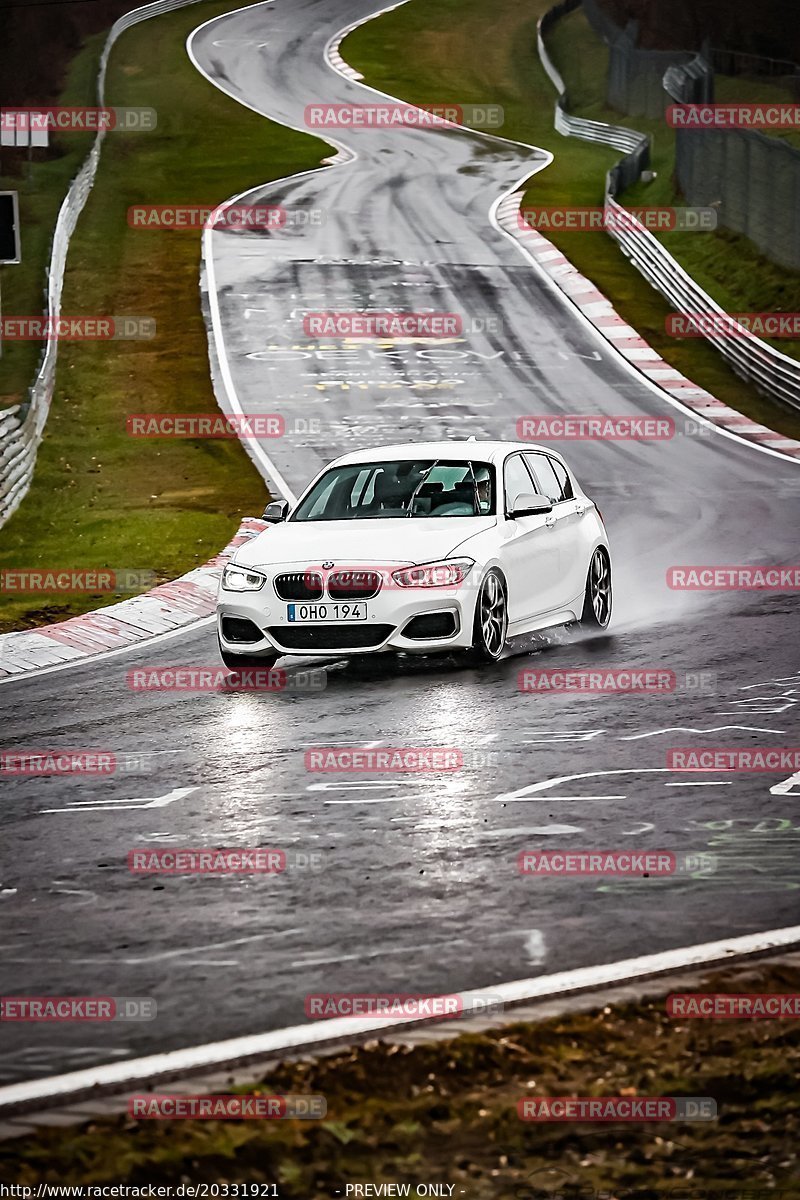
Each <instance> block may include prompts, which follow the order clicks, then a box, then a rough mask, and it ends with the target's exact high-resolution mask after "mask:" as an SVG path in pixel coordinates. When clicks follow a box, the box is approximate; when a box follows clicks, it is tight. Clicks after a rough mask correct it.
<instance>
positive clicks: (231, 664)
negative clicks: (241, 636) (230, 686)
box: [217, 638, 280, 671]
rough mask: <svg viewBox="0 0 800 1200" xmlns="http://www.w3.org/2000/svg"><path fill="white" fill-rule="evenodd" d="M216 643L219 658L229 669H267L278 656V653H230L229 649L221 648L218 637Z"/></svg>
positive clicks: (273, 663)
mask: <svg viewBox="0 0 800 1200" xmlns="http://www.w3.org/2000/svg"><path fill="white" fill-rule="evenodd" d="M217 644H218V645H219V656H220V658H221V659H222V661H223V662H224V663H225V666H226V667H228V668H229V670H231V671H245V670H250V669H251V668H255V669H258V668H259V667H261V668H263V669H264V670H265V671H268V670H269V669H270V667H274V666H275V663H276V662H277V661H278V659H279V658H280V654H231V653H230V651H228V650H223V649H222V646H221V645H220V643H219V638H217Z"/></svg>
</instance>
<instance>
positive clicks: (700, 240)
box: [343, 0, 800, 437]
mask: <svg viewBox="0 0 800 1200" xmlns="http://www.w3.org/2000/svg"><path fill="white" fill-rule="evenodd" d="M550 6H551V0H532V2H531V3H529V4H526V5H519V4H517V3H516V2H515V0H493V3H492V4H491V5H490V6H488V7H487V5H486V4H485V3H484V2H483V0H428V2H427V3H426V4H425V5H422V4H420V3H415V2H414V0H411V3H408V4H405V5H403V6H402V7H400V8H397V9H395V10H394V11H393V12H388V13H386V14H384V15H383V16H381V17H379V18H377V19H376V20H373V21H370V22H368V23H367V24H366V25H363V26H361V27H360V28H359V29H356V30H355V31H354V32H353V33H352V34H350V35H349V37H348V38H347V39H346V41H345V43H344V47H343V55H344V57H345V59H346V61H347V62H348V63H350V64H351V66H353V67H356V68H357V69H358V70H359V71H361V72H362V73H363V74H364V76H365V79H366V81H367V82H368V83H370V84H372V85H373V86H375V87H378V88H380V89H382V90H383V91H386V92H389V93H390V94H392V95H396V96H401V97H402V98H403V99H406V100H409V101H411V102H416V103H429V102H430V99H431V97H432V96H433V97H435V98H436V99H437V101H439V100H441V101H449V102H454V103H456V102H457V103H463V104H470V103H472V104H480V103H482V102H483V103H487V102H491V103H495V104H502V106H503V108H504V110H505V124H504V126H503V128H502V129H501V130H500V131H499V132H500V133H501V134H502V135H503V136H504V137H507V138H511V139H516V140H519V141H523V142H530V143H532V144H534V145H538V146H543V147H545V148H547V149H549V150H551V151H552V152H553V153H554V154H555V156H556V157H555V161H554V162H553V163H552V164H551V166H549V167H547V168H546V169H545V170H544V171H542V172H540V173H539V174H537V175H536V176H535V178H534V179H533V180H532V182H531V184H530V186H529V187H528V189H527V190H526V194H525V198H524V201H523V203H524V204H525V205H527V206H530V207H544V206H549V205H553V206H559V205H570V206H583V205H597V204H602V196H603V181H604V178H605V173H606V171H607V170H608V168H609V167H610V166H611V165H612V164H613V163H614V162H615V161H616V160H617V159H618V158H619V153H618V152H617V151H615V150H611V149H607V148H604V147H602V146H594V145H591V144H589V143H586V142H581V141H578V140H577V139H575V138H564V137H561V136H560V135H559V134H557V133H556V132H555V131H554V129H553V105H554V101H555V93H554V90H553V85H552V84H551V82H550V80H549V79H548V78H547V76H546V75H545V73H544V71H543V70H542V67H541V65H540V63H539V59H538V55H537V53H536V21H537V18H538V17H539V16H540V15H541V14H542V13H543V12H544V11H546V9H548V8H549V7H550ZM548 47H549V49H550V51H551V54H552V56H553V57H554V59H555V61H556V62H557V63H558V65H559V67H560V68H561V70H562V73H563V74H564V76H565V82H566V83H567V86H568V88H569V89H570V91H571V96H572V98H571V102H570V109H571V111H575V112H580V113H581V115H585V116H588V117H594V118H596V119H605V120H613V121H614V122H615V123H616V124H624V121H625V119H624V118H622V117H620V115H619V114H618V113H609V112H608V111H607V110H605V109H603V108H602V105H601V104H600V102H599V100H598V96H602V95H603V94H604V93H603V90H602V89H603V84H602V80H603V73H604V58H603V56H604V55H605V54H606V51H605V48H604V46H603V45H602V43H601V42H600V41H599V40H598V39H597V38H596V37H595V35H594V34H593V32H592V30H591V28H590V27H589V25H588V23H587V22H586V20H585V18H584V17H583V15H582V14H581V13H576V14H573V15H570V16H569V17H567V18H565V19H563V20H562V21H561V22H559V24H558V25H557V26H556V28H555V29H554V31H553V33H552V35H551V37H550V38H549V41H548ZM631 124H633V125H634V126H635V128H637V129H642V130H646V131H647V130H649V128H650V127H652V131H654V132H655V133H656V135H657V136H656V155H657V158H658V165H661V164H662V163H663V164H665V163H666V162H667V160H668V158H669V154H670V151H669V147H668V146H667V144H666V138H665V136H664V135H665V132H666V134H669V136H670V137H671V136H672V135H671V134H670V133H669V131H668V130H666V127H665V126H664V125H661V124H658V125H657V124H656V123H655V122H651V123H650V125H648V122H646V121H644V120H641V121H640V120H639V118H636V119H635V121H631ZM662 143H663V144H662ZM670 177H671V165H670V166H663V167H662V169H661V170H660V172H659V176H658V179H657V180H656V181H655V183H654V184H652V185H650V189H651V190H648V191H647V193H646V202H647V203H648V204H672V203H675V195H674V192H673V189H672V185H671V182H670ZM509 182H512V181H511V180H509ZM624 200H625V202H626V203H628V202H630V203H631V204H633V203H642V202H643V201H644V196H643V194H642V193H641V192H636V191H633V190H632V191H631V192H629V193H628V194H627V195H626V196H625V197H624ZM547 236H548V237H549V238H550V239H551V240H552V241H553V242H554V244H555V245H557V246H558V247H559V249H561V250H562V251H563V252H564V254H566V255H567V257H568V258H569V259H570V261H571V262H572V263H574V265H575V266H576V267H577V268H578V269H579V270H580V271H581V272H582V273H583V274H584V275H586V276H587V277H588V278H589V279H591V280H593V281H594V283H595V284H596V285H597V287H599V288H600V290H601V291H602V292H604V293H605V294H606V295H607V296H608V297H609V298H610V299H611V300H612V301H613V303H614V305H615V307H616V308H617V310H618V312H619V313H620V315H621V316H622V317H624V318H625V319H626V320H627V321H629V322H630V323H631V324H632V325H633V326H634V327H635V328H636V329H638V330H639V332H640V333H641V335H642V336H643V337H644V338H646V339H647V341H648V342H649V343H650V344H651V345H652V346H653V347H654V348H655V349H656V350H657V351H658V352H659V354H661V355H662V356H663V357H664V358H665V359H666V360H667V361H668V362H670V363H672V364H673V365H674V366H675V367H677V368H678V370H680V371H682V372H683V373H684V374H686V375H687V376H688V377H689V378H690V379H692V380H694V381H695V382H696V383H697V384H699V385H701V386H702V387H705V388H707V389H708V391H710V392H711V393H712V394H713V395H715V396H717V397H719V399H720V400H723V401H725V403H727V404H729V405H731V407H733V408H736V409H738V410H739V411H741V412H743V413H746V414H747V415H749V416H751V417H753V418H754V419H755V420H758V421H761V422H763V423H764V424H766V425H768V426H770V427H771V428H774V429H777V430H779V431H780V432H782V433H785V434H786V435H787V436H793V437H800V414H796V413H794V412H790V411H787V410H786V409H785V408H783V407H782V406H780V405H778V404H777V403H774V402H772V401H771V400H769V399H768V398H766V397H764V396H761V395H760V394H759V393H758V392H757V391H756V390H755V389H754V388H752V387H750V386H749V385H748V384H746V383H744V382H743V381H742V380H740V379H739V378H738V377H737V376H736V375H735V374H734V373H733V371H731V370H730V368H729V367H728V366H727V365H726V363H725V362H724V360H723V359H722V358H721V357H720V355H719V354H718V353H717V352H716V350H714V349H713V348H712V347H711V346H709V345H708V344H707V343H706V342H704V341H703V340H702V339H684V340H679V339H676V338H672V337H668V336H667V335H666V333H665V326H664V323H665V320H666V318H667V316H668V315H669V314H670V313H671V312H672V311H673V310H672V309H671V308H670V307H669V305H668V304H667V303H666V301H665V300H664V299H663V298H662V297H661V295H660V294H659V293H658V292H656V291H655V290H654V289H653V288H651V287H650V285H649V284H648V283H647V282H646V281H645V280H644V279H643V278H642V276H641V275H640V274H639V272H638V271H637V270H636V269H635V268H634V267H633V266H631V264H630V263H629V262H628V260H627V259H626V258H625V256H624V255H623V254H622V253H621V251H620V250H619V248H618V247H617V244H616V243H615V242H614V241H613V239H612V238H610V237H609V236H608V235H607V234H605V233H602V232H550V233H548V234H547ZM676 239H677V240H676ZM665 240H666V239H665ZM668 245H669V249H670V251H671V252H673V253H675V254H676V255H680V254H683V253H684V252H685V253H690V254H691V255H693V256H694V257H693V258H692V259H691V261H688V262H687V264H686V265H687V267H688V269H689V270H691V271H692V273H693V274H694V275H695V277H696V278H697V279H698V281H699V282H700V283H701V284H702V285H703V287H705V288H707V290H708V291H710V292H711V293H712V294H713V295H714V296H715V297H716V298H717V299H718V300H719V302H720V303H721V304H722V305H723V307H725V308H728V309H729V310H731V311H749V310H750V309H752V310H754V311H761V310H772V309H783V310H785V311H798V308H799V307H800V274H797V275H795V274H793V273H787V272H786V271H783V270H782V269H781V268H778V267H775V266H774V265H773V264H770V263H768V262H767V260H766V259H764V258H763V256H761V255H759V254H758V253H757V252H756V251H755V249H754V247H753V246H752V244H751V243H749V242H747V240H746V239H744V238H739V237H736V236H735V235H733V234H729V233H720V234H706V235H700V234H683V235H679V234H672V235H670V241H669V243H668ZM722 285H725V286H724V288H723V286H722ZM782 348H783V349H784V350H785V349H786V346H785V345H784V346H783V347H782Z"/></svg>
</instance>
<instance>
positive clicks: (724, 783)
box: [664, 779, 733, 787]
mask: <svg viewBox="0 0 800 1200" xmlns="http://www.w3.org/2000/svg"><path fill="white" fill-rule="evenodd" d="M732 782H733V780H732V779H694V780H692V779H686V780H684V781H683V782H682V783H665V784H664V787H730V786H731V784H732Z"/></svg>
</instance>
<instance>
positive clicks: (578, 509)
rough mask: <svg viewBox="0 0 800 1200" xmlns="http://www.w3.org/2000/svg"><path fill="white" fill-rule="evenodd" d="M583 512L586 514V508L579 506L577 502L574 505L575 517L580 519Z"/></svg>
mask: <svg viewBox="0 0 800 1200" xmlns="http://www.w3.org/2000/svg"><path fill="white" fill-rule="evenodd" d="M585 512H586V507H585V506H584V505H583V504H581V503H580V501H577V502H576V504H575V516H576V517H582V516H583V514H584V513H585Z"/></svg>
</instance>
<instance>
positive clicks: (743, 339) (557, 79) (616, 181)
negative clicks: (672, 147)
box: [537, 0, 800, 409]
mask: <svg viewBox="0 0 800 1200" xmlns="http://www.w3.org/2000/svg"><path fill="white" fill-rule="evenodd" d="M580 6H581V0H562V2H561V3H560V4H557V5H556V6H555V7H554V8H550V9H548V11H547V12H546V13H544V14H543V15H542V16H541V17H540V18H539V22H538V25H537V45H538V50H539V58H540V60H541V63H542V66H543V67H544V69H545V71H546V72H547V75H548V76H549V78H550V80H551V82H552V83H553V85H554V87H555V88H556V91H557V92H558V97H557V99H556V105H555V122H554V123H555V128H556V130H557V131H558V132H559V133H562V134H564V135H565V136H566V137H579V138H582V139H583V140H584V141H591V142H599V143H602V144H603V145H606V146H612V147H613V148H614V149H619V150H624V151H625V152H626V153H625V156H624V157H623V158H622V159H620V161H619V162H617V163H615V164H614V166H613V167H612V168H611V170H610V171H609V172H608V173H607V175H606V184H605V197H604V208H605V211H606V213H607V214H608V216H609V220H608V222H607V226H606V227H607V230H608V232H609V234H610V235H611V237H613V238H614V239H615V241H617V242H618V243H619V245H620V248H621V249H622V252H623V253H624V254H625V255H626V256H627V257H628V258H629V259H630V260H631V262H632V263H633V265H634V266H635V267H636V268H637V269H638V270H639V271H641V273H642V275H644V277H645V279H646V280H647V281H648V283H650V284H651V285H652V286H653V287H654V288H656V289H657V290H658V291H659V292H661V294H662V296H664V297H665V298H666V299H667V300H668V301H669V303H670V304H671V305H672V306H673V307H674V308H675V310H676V311H677V312H682V313H703V314H706V315H709V316H711V317H712V318H713V317H715V316H724V315H725V310H724V309H723V308H721V307H720V305H719V304H717V302H716V301H715V300H713V299H712V297H711V296H709V295H708V293H707V292H705V291H703V289H702V288H701V287H700V285H699V284H698V283H696V282H695V280H694V279H692V277H691V275H689V273H688V272H687V271H685V270H684V269H683V267H682V266H681V265H680V263H678V262H677V261H676V259H674V258H673V256H672V255H671V254H670V253H669V251H668V250H666V249H665V247H664V246H663V245H662V243H661V242H660V241H659V240H658V238H657V237H656V236H655V235H654V234H652V233H651V232H650V231H649V230H648V229H646V228H645V227H644V225H642V224H641V222H640V221H637V220H636V218H635V217H634V216H633V215H632V214H631V213H630V212H628V211H627V210H624V209H623V206H622V205H621V204H619V203H618V202H617V200H616V198H615V197H616V196H617V195H618V194H619V193H620V192H621V191H622V190H623V189H624V188H626V187H629V186H630V185H631V184H632V183H635V182H636V180H637V179H639V177H640V175H641V173H642V171H643V170H644V169H645V168H646V167H647V166H648V165H649V161H650V139H649V137H647V136H646V135H645V134H643V133H639V132H638V131H636V130H633V129H626V128H623V127H622V126H619V125H607V124H605V122H603V121H587V120H583V119H582V118H580V117H573V116H571V115H570V114H569V113H568V112H567V111H566V105H567V95H566V88H565V86H564V81H563V79H562V78H561V75H560V74H559V71H558V69H557V68H556V66H555V64H554V63H553V61H552V59H551V58H550V56H549V54H548V52H547V47H546V46H545V43H544V35H545V34H546V33H547V31H548V29H550V28H551V27H552V26H553V25H554V24H555V22H556V21H557V20H558V19H559V18H560V17H562V16H564V15H565V14H566V13H568V12H573V11H574V10H575V9H577V8H580ZM691 65H692V64H687V66H688V67H690V68H691ZM682 69H683V68H681V67H673V68H672V69H671V71H670V90H672V89H673V88H675V89H676V90H677V89H678V88H679V87H680V86H681V81H680V79H679V78H676V73H678V72H680V71H681V70H682ZM623 213H624V219H620V214H623ZM702 332H703V336H704V337H705V338H706V340H707V341H709V342H710V343H711V344H712V345H713V346H715V347H716V349H717V350H719V352H720V354H722V355H723V357H724V358H725V359H726V360H727V361H728V362H729V363H730V365H731V367H732V368H733V370H734V371H735V372H736V374H737V375H739V376H740V377H741V378H742V379H746V380H748V381H749V382H750V383H752V384H753V385H754V386H755V387H756V388H758V390H759V391H761V392H763V393H764V394H765V395H768V396H770V397H772V398H773V399H775V400H778V401H779V402H780V403H782V404H784V405H786V406H787V407H789V408H793V409H800V362H798V361H797V360H796V359H794V358H790V357H789V355H788V354H782V353H781V351H780V350H776V349H775V348H774V347H773V346H770V345H769V344H768V343H767V342H764V341H762V340H761V338H757V337H755V336H754V335H753V334H750V333H747V332H746V331H744V330H742V332H741V334H737V335H736V336H735V337H732V336H731V335H730V334H728V333H725V332H724V331H722V330H721V329H719V328H718V329H716V330H714V329H713V328H712V329H711V330H708V329H706V328H704V329H703V331H702Z"/></svg>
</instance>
